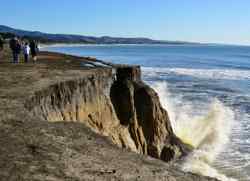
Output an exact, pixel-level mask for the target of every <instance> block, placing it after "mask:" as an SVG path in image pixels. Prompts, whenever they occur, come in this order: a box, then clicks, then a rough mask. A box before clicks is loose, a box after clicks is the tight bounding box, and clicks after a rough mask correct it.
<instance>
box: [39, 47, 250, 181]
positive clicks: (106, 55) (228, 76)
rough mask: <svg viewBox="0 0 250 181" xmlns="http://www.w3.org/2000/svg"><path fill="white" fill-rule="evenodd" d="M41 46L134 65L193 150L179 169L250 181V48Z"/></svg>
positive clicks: (175, 127) (46, 48)
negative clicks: (137, 67)
mask: <svg viewBox="0 0 250 181" xmlns="http://www.w3.org/2000/svg"><path fill="white" fill-rule="evenodd" d="M42 49H43V50H47V51H53V52H62V53H67V54H72V55H80V56H91V57H96V58H98V59H102V60H105V61H109V62H114V63H119V64H120V63H121V64H136V65H141V67H142V78H143V80H144V81H145V82H146V83H147V84H149V85H150V86H151V87H152V88H154V89H155V91H156V92H157V93H158V95H159V97H160V101H161V103H162V105H163V107H164V108H166V110H167V111H168V113H169V116H170V119H171V124H172V127H173V129H174V132H175V134H176V135H177V136H178V137H180V138H181V139H182V140H183V141H184V142H186V143H188V144H191V145H192V146H193V147H194V148H195V151H194V152H193V153H192V154H191V155H189V156H188V157H187V158H186V160H185V161H184V164H183V165H182V169H183V170H184V171H191V172H194V173H198V174H202V175H206V176H211V177H216V178H219V179H221V180H223V181H231V180H232V181H235V180H239V181H249V180H250V47H247V46H229V45H74V46H66V45H65V46H64V45H57V46H50V47H44V48H42Z"/></svg>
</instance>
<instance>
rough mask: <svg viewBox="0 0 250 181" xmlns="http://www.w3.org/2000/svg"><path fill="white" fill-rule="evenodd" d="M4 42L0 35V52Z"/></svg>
mask: <svg viewBox="0 0 250 181" xmlns="http://www.w3.org/2000/svg"><path fill="white" fill-rule="evenodd" d="M3 45H4V40H3V38H2V36H1V35H0V52H1V51H2V50H3Z"/></svg>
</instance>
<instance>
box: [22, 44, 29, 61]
mask: <svg viewBox="0 0 250 181" xmlns="http://www.w3.org/2000/svg"><path fill="white" fill-rule="evenodd" d="M29 54H30V47H29V44H28V43H27V42H25V43H24V45H23V56H24V62H25V63H28V61H29Z"/></svg>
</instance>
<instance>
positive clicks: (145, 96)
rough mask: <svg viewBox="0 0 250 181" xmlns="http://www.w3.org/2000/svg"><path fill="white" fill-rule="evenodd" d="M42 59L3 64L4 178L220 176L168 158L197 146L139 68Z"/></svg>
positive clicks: (180, 180) (0, 173)
mask: <svg viewBox="0 0 250 181" xmlns="http://www.w3.org/2000/svg"><path fill="white" fill-rule="evenodd" d="M39 58H40V61H41V63H40V64H37V65H29V64H27V65H9V64H3V65H2V66H1V67H0V74H1V75H0V76H1V79H2V84H0V92H1V96H0V115H1V117H0V145H1V147H0V178H1V179H2V180H10V181H11V180H18V181H19V180H20V181H22V180H25V181H26V180H51V181H52V180H56V181H57V180H70V181H72V180H75V181H78V180H79V181H80V180H173V181H174V180H177V181H184V180H187V181H191V180H202V181H203V180H204V181H205V180H215V179H211V178H207V177H202V176H198V175H194V174H190V173H184V172H182V171H181V170H180V169H179V168H177V167H175V166H174V165H172V164H171V163H166V162H168V161H170V160H174V159H177V158H179V157H181V156H184V155H185V154H187V153H188V151H189V149H190V148H189V147H188V146H187V145H185V144H183V143H182V142H181V141H180V140H179V139H178V138H177V137H176V136H175V135H174V134H173V131H172V128H171V124H170V120H169V118H168V115H167V112H166V111H165V110H164V109H163V108H162V107H161V105H160V102H159V98H158V96H157V94H156V93H155V92H154V91H153V90H152V89H151V88H150V87H149V86H147V85H145V84H144V83H143V82H142V81H141V77H140V68H139V67H129V66H110V64H105V65H102V66H100V65H99V64H103V62H101V61H98V60H92V59H83V58H79V57H73V56H66V55H61V54H53V53H42V55H41V56H40V57H39ZM10 69H11V72H10ZM119 147H120V148H119ZM121 148H122V149H121ZM148 156H151V157H148ZM152 157H154V158H157V159H158V160H157V159H153V158H152ZM160 159H161V160H164V161H166V162H165V163H164V162H162V161H160Z"/></svg>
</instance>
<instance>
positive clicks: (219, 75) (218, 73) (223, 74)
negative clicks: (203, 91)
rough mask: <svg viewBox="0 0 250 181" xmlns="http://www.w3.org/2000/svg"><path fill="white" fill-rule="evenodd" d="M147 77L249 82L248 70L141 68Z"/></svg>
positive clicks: (249, 73) (249, 72) (249, 71)
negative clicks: (183, 77) (167, 75)
mask: <svg viewBox="0 0 250 181" xmlns="http://www.w3.org/2000/svg"><path fill="white" fill-rule="evenodd" d="M143 73H145V74H147V75H148V76H151V77H152V76H154V75H159V74H160V75H161V74H177V75H187V76H192V77H198V78H205V79H225V80H246V79H247V80H249V79H250V70H238V69H189V68H155V67H143Z"/></svg>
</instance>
